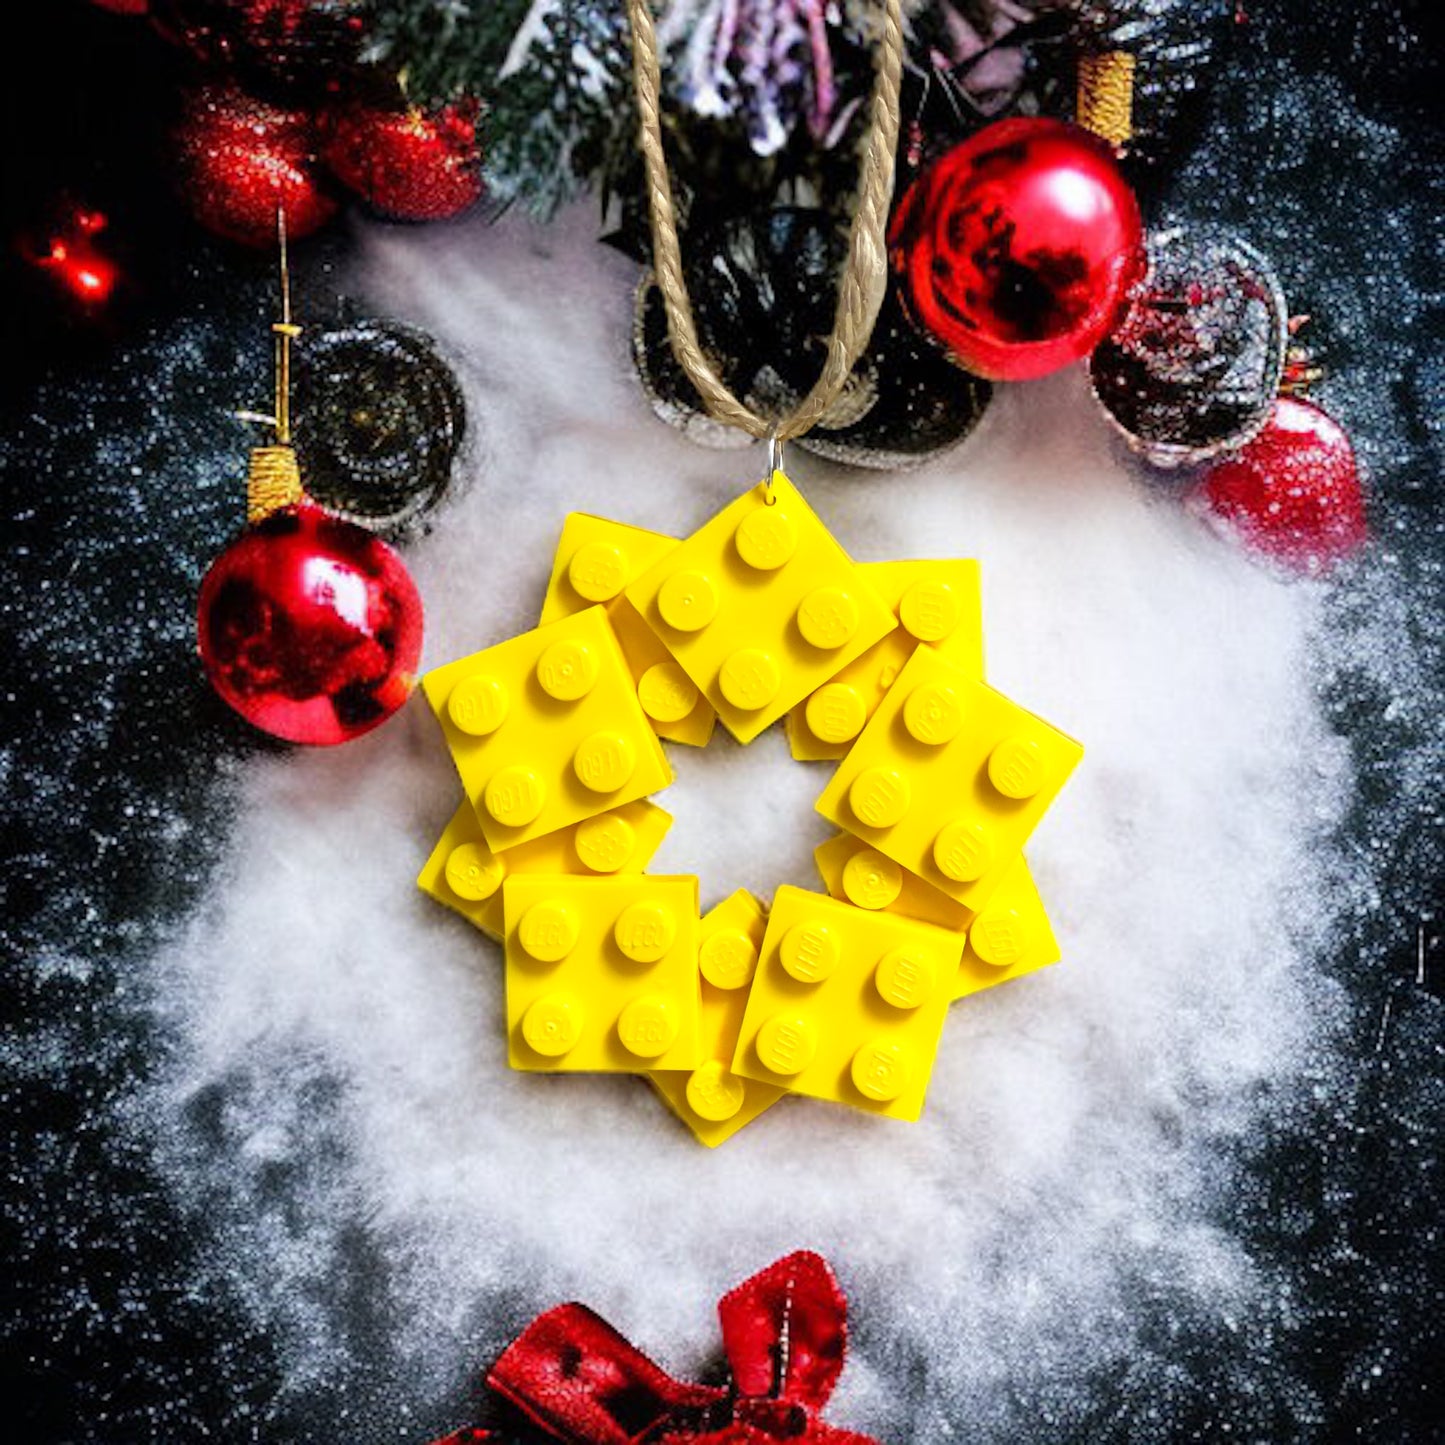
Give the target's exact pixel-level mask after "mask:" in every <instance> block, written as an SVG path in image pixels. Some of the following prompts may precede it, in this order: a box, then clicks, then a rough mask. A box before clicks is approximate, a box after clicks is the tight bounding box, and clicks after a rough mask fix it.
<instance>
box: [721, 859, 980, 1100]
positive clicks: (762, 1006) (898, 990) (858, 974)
mask: <svg viewBox="0 0 1445 1445" xmlns="http://www.w3.org/2000/svg"><path fill="white" fill-rule="evenodd" d="M962 952H963V937H962V935H961V934H958V933H950V932H948V931H947V930H946V929H942V928H935V927H933V926H932V925H931V924H927V923H919V922H917V921H916V920H914V919H911V918H903V917H901V916H900V915H898V914H896V913H876V912H870V911H868V910H866V909H862V908H855V907H853V906H852V905H851V904H848V903H840V902H839V901H838V900H837V899H834V898H829V897H827V896H826V895H825V894H822V893H809V892H805V891H804V890H803V889H801V888H792V887H788V886H784V887H782V888H779V889H778V893H777V897H776V898H775V899H774V900H773V909H772V912H771V914H769V916H768V931H767V934H766V935H765V936H764V938H763V951H762V957H761V958H760V960H759V962H758V970H757V974H756V976H755V977H754V979H753V987H752V992H751V993H750V994H749V996H748V1006H747V1010H746V1012H745V1013H744V1015H743V1023H742V1029H741V1031H740V1032H739V1035H738V1044H737V1049H736V1051H735V1053H734V1055H733V1063H732V1067H733V1072H734V1073H735V1074H741V1075H743V1076H744V1077H745V1078H749V1079H757V1080H760V1081H761V1082H763V1083H767V1084H774V1085H776V1086H777V1087H778V1088H784V1089H788V1090H790V1091H791V1092H793V1093H798V1094H807V1095H810V1096H811V1097H813V1098H818V1099H832V1100H834V1101H836V1102H838V1103H840V1104H851V1105H852V1106H853V1107H854V1108H857V1109H864V1110H867V1111H868V1112H870V1113H875V1114H887V1115H890V1116H892V1117H893V1118H897V1119H916V1118H917V1117H918V1115H919V1113H920V1112H921V1110H922V1108H923V1096H924V1094H925V1092H926V1091H927V1088H928V1078H929V1074H930V1073H931V1072H932V1069H933V1060H934V1057H935V1055H936V1054H937V1052H938V1041H939V1035H940V1033H941V1032H942V1029H943V1020H944V1017H945V1015H946V1014H947V1012H948V1004H949V1000H950V997H951V995H952V991H953V984H954V981H955V979H956V977H957V974H958V962H959V957H960V955H961V954H962Z"/></svg>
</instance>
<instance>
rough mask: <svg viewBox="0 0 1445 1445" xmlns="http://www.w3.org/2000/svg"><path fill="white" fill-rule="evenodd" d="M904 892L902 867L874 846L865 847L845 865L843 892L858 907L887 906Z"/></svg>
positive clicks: (874, 907)
mask: <svg viewBox="0 0 1445 1445" xmlns="http://www.w3.org/2000/svg"><path fill="white" fill-rule="evenodd" d="M902 891H903V869H902V868H900V867H899V866H898V864H896V863H895V862H894V861H893V860H892V859H891V858H885V857H884V856H883V855H882V854H881V853H879V852H877V851H876V850H875V849H873V848H863V849H860V850H859V851H858V852H857V853H855V854H854V855H853V856H852V857H851V858H850V859H849V860H848V861H847V862H846V863H845V864H844V865H843V893H844V895H845V896H846V897H847V899H848V901H849V902H850V903H854V904H857V906H858V907H859V908H868V909H878V908H887V907H888V905H889V904H890V903H892V902H894V900H895V899H897V897H898V895H899V894H900V893H901V892H902Z"/></svg>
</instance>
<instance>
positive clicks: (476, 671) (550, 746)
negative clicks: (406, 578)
mask: <svg viewBox="0 0 1445 1445" xmlns="http://www.w3.org/2000/svg"><path fill="white" fill-rule="evenodd" d="M422 686H423V688H424V689H425V690H426V695H427V700H428V702H430V703H431V706H432V710H433V711H434V712H435V713H436V715H437V717H438V719H439V720H440V721H441V725H442V732H443V733H444V734H445V736H446V741H447V746H448V747H449V748H450V749H451V753H452V760H453V761H454V762H455V763H456V767H457V772H458V773H459V774H460V775H461V779H462V786H463V787H464V788H465V790H466V794H467V797H468V798H469V799H470V800H471V803H472V806H473V807H474V808H475V809H476V811H477V817H478V820H479V821H480V824H481V828H482V833H483V835H484V836H485V838H486V840H487V846H488V847H489V848H491V850H492V851H493V852H494V853H501V852H504V851H505V850H506V849H508V848H514V847H516V845H517V844H519V843H526V842H528V841H529V840H531V839H533V838H539V837H541V836H542V835H543V834H546V833H554V832H556V831H557V829H559V828H565V827H567V826H568V825H569V824H571V823H577V822H581V820H582V819H584V818H591V817H595V816H596V815H597V814H598V813H605V812H608V811H609V810H611V809H613V808H616V807H619V806H620V805H621V804H623V803H630V802H633V801H634V800H635V799H637V798H642V797H646V796H647V794H649V793H655V792H658V791H660V790H661V789H663V788H665V787H666V786H667V785H668V784H669V783H670V782H671V781H672V768H671V767H670V766H669V764H668V761H667V758H666V756H665V754H664V753H663V751H662V744H661V743H660V742H659V741H658V740H657V734H656V733H654V732H653V730H652V728H651V727H650V726H649V725H648V722H647V718H646V716H645V714H644V713H643V711H642V705H641V703H639V702H638V700H637V690H636V687H635V686H634V684H633V681H632V676H631V674H630V673H629V672H628V670H627V664H626V663H625V662H624V660H623V657H622V650H621V648H620V647H619V646H618V643H617V638H616V637H615V636H614V634H613V631H612V627H611V625H610V624H609V623H608V621H607V614H606V613H605V612H604V611H603V609H602V608H601V607H591V608H588V609H587V611H585V612H579V613H577V614H576V616H573V617H564V618H562V619H561V620H560V621H557V622H553V623H551V624H549V625H548V626H546V627H539V628H537V629H535V630H534V631H532V632H524V633H523V634H522V635H521V636H520V637H514V638H512V639H511V640H510V641H507V642H501V643H498V644H497V645H496V646H495V647H489V648H487V649H485V650H484V651H482V652H477V653H473V654H472V655H471V656H470V657H463V658H461V659H459V660H458V661H456V662H452V663H448V664H447V665H446V666H445V667H439V668H437V669H435V670H434V671H432V672H429V673H427V675H426V676H425V677H424V678H423V679H422Z"/></svg>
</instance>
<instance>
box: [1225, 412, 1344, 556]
mask: <svg viewBox="0 0 1445 1445" xmlns="http://www.w3.org/2000/svg"><path fill="white" fill-rule="evenodd" d="M1201 492H1202V496H1203V499H1204V502H1205V504H1206V505H1207V506H1208V507H1209V508H1210V510H1212V511H1213V512H1214V513H1215V514H1216V515H1217V516H1219V517H1221V518H1223V519H1224V521H1225V522H1227V523H1228V524H1229V526H1230V528H1231V529H1232V530H1233V531H1234V532H1235V533H1236V534H1237V535H1238V536H1239V538H1240V539H1241V541H1243V542H1244V544H1245V545H1246V546H1248V547H1250V548H1252V549H1253V550H1255V551H1257V552H1262V553H1264V554H1265V555H1267V556H1269V557H1270V558H1272V559H1273V560H1275V561H1276V562H1280V563H1283V564H1284V565H1285V566H1287V567H1289V568H1290V569H1291V570H1293V571H1296V572H1304V573H1315V574H1317V573H1322V572H1326V571H1328V570H1329V569H1330V567H1332V566H1333V565H1334V564H1335V563H1336V562H1338V561H1339V560H1340V559H1341V558H1343V557H1347V556H1349V554H1350V553H1351V552H1354V551H1356V550H1358V549H1359V548H1360V547H1362V546H1363V545H1364V544H1365V542H1366V541H1367V540H1368V538H1369V527H1368V525H1367V524H1366V521H1365V504H1364V499H1363V497H1362V496H1361V493H1360V473H1359V467H1358V465H1357V464H1356V462H1355V450H1354V448H1353V447H1352V446H1351V445H1350V439H1349V437H1348V436H1347V435H1346V434H1345V430H1344V428H1343V427H1341V426H1340V424H1339V423H1338V422H1337V421H1335V419H1334V418H1333V417H1331V416H1330V415H1329V414H1328V413H1327V412H1325V411H1322V410H1321V409H1320V408H1319V407H1317V406H1316V405H1315V404H1314V403H1313V402H1309V401H1305V400H1303V399H1302V398H1300V397H1294V396H1281V397H1280V398H1279V399H1278V400H1277V401H1276V402H1275V404H1274V409H1273V410H1272V411H1271V412H1270V416H1269V420H1268V421H1267V422H1266V423H1265V425H1264V429H1263V430H1262V431H1261V432H1260V433H1259V434H1258V435H1257V436H1256V437H1255V438H1254V440H1253V441H1251V442H1250V443H1249V444H1248V445H1246V446H1244V447H1242V448H1241V449H1240V450H1239V451H1238V452H1236V453H1235V454H1234V455H1233V456H1231V457H1229V458H1228V459H1227V460H1225V461H1222V462H1217V463H1216V464H1215V465H1214V466H1212V467H1211V468H1210V469H1209V471H1208V473H1207V474H1206V476H1205V478H1204V481H1203V483H1202V484H1201Z"/></svg>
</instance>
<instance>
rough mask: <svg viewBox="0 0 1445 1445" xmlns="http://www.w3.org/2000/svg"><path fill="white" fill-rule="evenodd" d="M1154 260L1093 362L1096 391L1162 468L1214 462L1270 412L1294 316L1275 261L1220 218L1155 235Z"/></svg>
mask: <svg viewBox="0 0 1445 1445" xmlns="http://www.w3.org/2000/svg"><path fill="white" fill-rule="evenodd" d="M1147 244H1148V251H1149V269H1148V273H1147V274H1146V275H1145V277H1144V279H1143V280H1142V281H1141V282H1140V283H1139V285H1138V286H1136V287H1135V288H1134V292H1133V295H1132V299H1131V301H1130V305H1129V310H1128V311H1127V312H1126V313H1125V315H1124V319H1123V320H1122V321H1121V322H1120V323H1119V325H1118V326H1117V327H1116V328H1115V329H1114V331H1113V332H1112V333H1111V334H1110V335H1109V336H1108V337H1106V338H1105V340H1104V341H1103V342H1102V343H1101V344H1100V345H1099V348H1098V349H1097V350H1096V351H1095V352H1094V355H1093V357H1092V358H1091V359H1090V362H1089V374H1090V378H1091V380H1092V382H1093V386H1094V395H1095V396H1096V397H1098V399H1099V402H1100V404H1101V405H1102V406H1103V408H1104V410H1105V411H1106V412H1107V413H1108V415H1109V416H1110V418H1111V419H1112V420H1113V421H1114V422H1115V423H1116V424H1117V425H1118V427H1119V429H1120V430H1121V431H1122V432H1123V434H1124V437H1125V439H1126V440H1127V441H1128V442H1129V445H1130V446H1131V447H1133V448H1134V449H1135V450H1137V451H1138V452H1140V453H1141V454H1142V455H1143V456H1145V457H1147V458H1148V460H1149V461H1151V462H1153V463H1154V464H1155V465H1156V466H1178V465H1187V464H1189V463H1193V462H1202V461H1208V460H1209V459H1210V458H1211V457H1215V456H1218V455H1219V454H1220V453H1221V452H1225V451H1232V450H1233V449H1234V448H1236V447H1240V446H1243V445H1244V443H1245V442H1247V441H1248V440H1249V439H1250V438H1251V437H1252V436H1254V435H1255V434H1256V433H1257V432H1258V431H1259V429H1260V428H1261V427H1262V426H1263V425H1264V424H1265V422H1266V420H1268V418H1269V413H1270V408H1271V406H1272V405H1273V404H1274V398H1275V395H1276V394H1277V393H1278V391H1279V385H1280V380H1281V378H1282V376H1283V374H1284V363H1285V352H1286V350H1287V348H1288V344H1289V316H1288V312H1287V310H1286V307H1285V299H1284V293H1283V291H1282V290H1281V289H1280V285H1279V282H1278V280H1277V279H1276V278H1275V274H1274V271H1273V269H1272V268H1271V266H1270V264H1269V262H1268V261H1267V260H1265V258H1264V257H1263V256H1261V255H1260V254H1259V252H1258V251H1256V250H1255V249H1254V247H1253V246H1250V245H1248V244H1247V243H1245V242H1244V241H1242V240H1240V239H1239V237H1238V236H1236V235H1234V234H1233V232H1231V231H1227V230H1225V229H1223V228H1222V227H1218V226H1194V225H1180V226H1171V227H1170V228H1168V229H1167V230H1163V231H1158V232H1154V233H1151V234H1150V236H1149V237H1148V242H1147Z"/></svg>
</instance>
